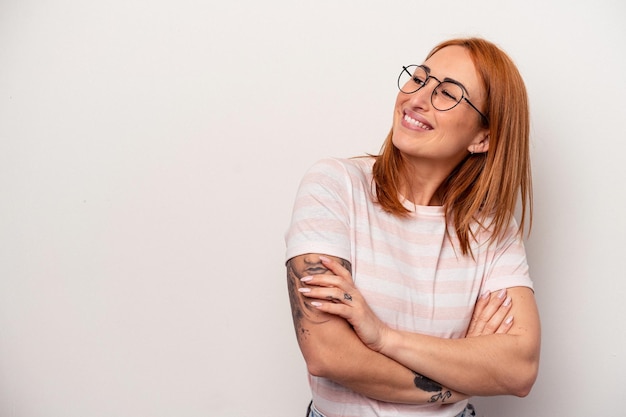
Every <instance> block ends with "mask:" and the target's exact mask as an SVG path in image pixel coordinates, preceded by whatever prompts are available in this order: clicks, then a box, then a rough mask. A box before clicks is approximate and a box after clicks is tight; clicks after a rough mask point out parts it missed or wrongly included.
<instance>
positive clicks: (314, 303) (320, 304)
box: [311, 301, 322, 307]
mask: <svg viewBox="0 0 626 417" xmlns="http://www.w3.org/2000/svg"><path fill="white" fill-rule="evenodd" d="M311 305H312V306H313V307H321V306H322V303H320V302H318V301H311Z"/></svg>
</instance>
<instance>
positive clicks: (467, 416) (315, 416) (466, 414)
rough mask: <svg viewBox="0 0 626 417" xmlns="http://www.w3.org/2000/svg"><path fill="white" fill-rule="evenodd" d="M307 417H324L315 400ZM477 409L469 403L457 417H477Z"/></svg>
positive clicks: (310, 405)
mask: <svg viewBox="0 0 626 417" xmlns="http://www.w3.org/2000/svg"><path fill="white" fill-rule="evenodd" d="M306 415H307V417H324V415H323V414H322V413H320V412H319V411H317V410H316V409H315V407H314V406H313V402H311V403H310V404H309V409H308V410H307V414H306ZM475 416H476V411H475V410H474V406H473V405H472V404H467V407H465V410H463V411H461V412H460V413H459V414H457V415H456V417H475Z"/></svg>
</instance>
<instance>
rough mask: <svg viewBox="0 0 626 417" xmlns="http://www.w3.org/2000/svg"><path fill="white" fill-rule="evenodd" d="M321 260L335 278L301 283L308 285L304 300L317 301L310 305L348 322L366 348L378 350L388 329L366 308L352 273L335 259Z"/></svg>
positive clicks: (322, 277)
mask: <svg viewBox="0 0 626 417" xmlns="http://www.w3.org/2000/svg"><path fill="white" fill-rule="evenodd" d="M319 259H320V261H322V264H323V265H324V266H325V267H326V268H327V269H328V270H329V271H330V272H332V273H333V274H334V275H327V274H322V275H313V276H308V277H304V278H302V280H301V281H302V283H304V284H305V285H306V286H305V287H303V288H299V289H298V291H300V293H302V295H303V296H305V297H308V298H313V299H315V300H314V301H312V302H311V305H312V306H314V307H316V308H317V309H319V310H321V311H323V312H326V313H329V314H334V315H336V316H339V317H343V318H344V319H346V320H347V321H348V323H350V325H352V328H353V329H354V331H355V332H356V334H357V335H358V336H359V338H360V339H361V341H362V342H363V343H364V344H365V345H366V346H367V347H369V348H370V349H372V350H375V351H379V350H380V348H381V347H382V340H383V338H384V335H385V333H386V332H387V331H389V328H388V327H387V326H386V325H385V324H384V323H383V322H382V321H380V319H379V318H378V317H376V315H375V314H374V312H373V311H372V310H371V309H370V307H369V306H368V305H367V302H366V301H365V299H364V298H363V296H362V295H361V293H360V292H359V290H357V288H356V287H355V286H354V282H353V280H352V275H351V274H350V271H348V270H346V269H345V268H343V267H342V266H341V265H340V264H339V263H338V262H336V261H334V260H332V259H329V258H326V257H324V256H320V257H319Z"/></svg>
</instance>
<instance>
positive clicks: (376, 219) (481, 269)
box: [285, 157, 532, 417]
mask: <svg viewBox="0 0 626 417" xmlns="http://www.w3.org/2000/svg"><path fill="white" fill-rule="evenodd" d="M373 163H374V159H373V158H370V157H364V158H354V159H324V160H322V161H319V162H318V163H316V164H315V165H314V166H313V167H312V168H311V169H310V170H309V171H308V172H307V174H306V175H305V177H304V178H303V180H302V182H301V184H300V188H299V190H298V194H297V197H296V201H295V205H294V210H293V216H292V221H291V225H290V227H289V229H288V231H287V233H286V236H285V239H286V244H287V253H286V258H287V259H290V258H292V257H294V256H297V255H302V254H306V253H321V254H326V255H332V256H337V257H339V258H343V259H345V260H347V261H349V262H350V263H351V264H352V277H353V279H354V282H355V284H356V286H357V287H358V288H359V290H360V291H361V293H362V294H363V296H364V297H365V299H366V300H367V302H368V304H369V305H370V307H371V308H372V310H373V311H374V312H375V313H376V314H377V316H378V317H379V318H380V319H381V320H382V321H384V322H385V323H386V324H387V325H389V326H390V327H392V328H395V329H400V330H405V331H410V332H415V333H421V334H426V335H431V336H438V337H445V338H461V337H464V336H465V332H466V330H467V326H468V324H469V322H470V319H471V316H472V311H473V308H474V305H475V303H476V299H477V297H478V296H479V294H481V293H482V292H483V291H485V290H489V291H497V290H500V289H502V288H509V287H515V286H525V287H530V288H532V282H531V280H530V278H529V275H528V264H527V262H526V254H525V250H524V245H523V242H522V240H521V238H520V236H519V234H518V233H517V224H516V223H515V221H512V222H511V224H510V225H509V227H508V229H507V230H506V233H505V234H504V236H503V237H501V238H500V239H498V240H494V241H491V242H488V238H489V236H490V234H489V232H488V231H485V230H479V229H478V227H476V230H475V234H476V237H477V240H476V241H475V242H472V244H471V248H472V251H473V254H474V259H472V257H471V256H469V255H468V256H464V255H462V254H461V252H460V247H459V244H458V240H457V238H456V235H455V234H454V229H453V228H451V229H450V234H449V235H448V234H447V233H446V224H445V216H444V211H443V208H442V207H440V206H415V205H414V204H412V203H410V202H409V201H405V202H404V205H405V207H406V208H407V209H409V210H410V211H411V213H410V215H409V216H408V217H399V216H396V215H392V214H389V213H387V212H385V211H383V210H382V208H381V207H380V206H379V205H378V204H377V203H376V202H375V201H376V200H375V196H374V183H373V179H372V166H373ZM309 381H310V384H311V389H312V394H313V400H314V403H315V405H316V407H317V409H318V410H319V411H321V412H322V413H323V414H324V415H325V416H328V417H334V416H359V417H367V416H396V415H398V416H399V415H402V416H454V415H456V414H457V413H458V412H459V411H461V410H463V408H464V407H465V402H462V403H459V404H455V405H453V406H441V404H428V405H420V406H412V405H403V404H390V403H384V402H380V401H377V400H373V399H370V398H367V397H364V396H361V395H359V394H357V393H354V392H352V391H350V390H348V389H347V388H345V387H342V386H341V385H338V384H335V383H333V382H332V381H330V380H327V379H325V378H318V377H314V376H311V375H309Z"/></svg>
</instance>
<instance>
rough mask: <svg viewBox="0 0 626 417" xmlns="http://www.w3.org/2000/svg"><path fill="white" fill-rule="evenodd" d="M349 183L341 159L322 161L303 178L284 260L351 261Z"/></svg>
mask: <svg viewBox="0 0 626 417" xmlns="http://www.w3.org/2000/svg"><path fill="white" fill-rule="evenodd" d="M350 196H351V180H350V176H349V174H348V172H347V170H346V168H345V166H344V165H343V163H342V161H341V160H338V159H323V160H321V161H319V162H317V163H316V164H314V165H313V166H312V167H311V168H310V169H309V170H308V171H307V173H306V174H305V175H304V177H303V179H302V181H301V182H300V186H299V188H298V192H297V194H296V199H295V203H294V208H293V212H292V218H291V224H290V225H289V228H288V229H287V232H286V233H285V243H286V246H287V250H286V260H289V259H291V258H293V257H294V256H298V255H303V254H306V253H322V254H326V255H331V256H337V257H339V258H342V259H346V260H348V261H349V260H350V257H351V256H350V254H351V243H350V212H351V211H350V210H351V206H352V202H351V198H350Z"/></svg>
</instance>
